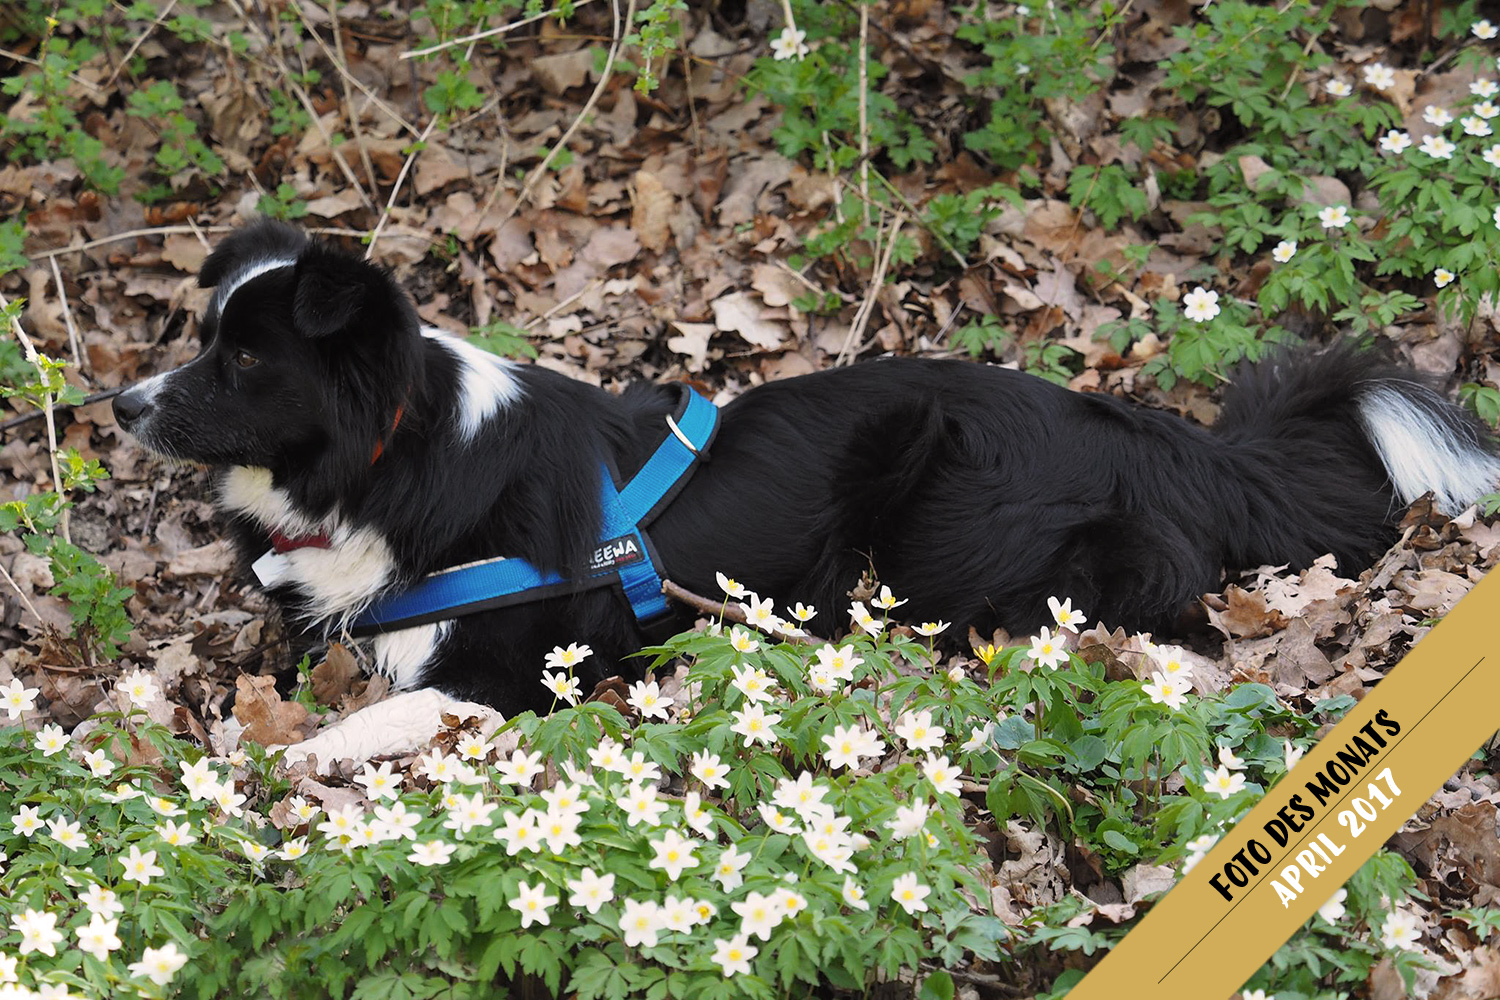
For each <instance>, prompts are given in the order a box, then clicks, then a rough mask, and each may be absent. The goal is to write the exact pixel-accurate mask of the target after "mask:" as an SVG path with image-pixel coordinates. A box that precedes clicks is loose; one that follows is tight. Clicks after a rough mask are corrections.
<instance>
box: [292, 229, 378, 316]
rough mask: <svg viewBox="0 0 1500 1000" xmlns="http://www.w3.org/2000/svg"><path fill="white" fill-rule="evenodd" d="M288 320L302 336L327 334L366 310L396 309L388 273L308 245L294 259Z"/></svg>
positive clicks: (334, 252)
mask: <svg viewBox="0 0 1500 1000" xmlns="http://www.w3.org/2000/svg"><path fill="white" fill-rule="evenodd" d="M295 281H296V291H295V292H294V293H293V298H292V321H293V322H294V323H295V324H296V327H297V330H298V332H300V333H301V334H302V335H303V336H305V337H327V336H329V335H330V334H335V333H338V332H339V331H340V330H346V329H348V328H350V327H352V326H354V325H355V324H356V322H357V321H358V320H359V318H360V316H361V315H362V314H364V313H365V312H366V311H367V310H369V311H371V312H372V313H373V312H374V311H376V310H384V311H385V312H386V313H388V314H389V313H390V312H392V311H393V308H399V306H397V305H396V303H395V302H394V301H393V300H395V299H397V298H398V297H399V294H400V293H399V292H398V291H397V290H396V288H395V286H394V285H393V284H392V282H391V279H390V276H389V275H387V274H386V272H385V271H384V270H382V269H381V268H380V267H378V266H376V265H374V264H371V263H370V262H369V261H366V260H364V259H362V258H359V257H355V256H352V255H350V254H347V253H344V252H343V251H341V250H336V249H333V248H332V247H326V246H322V245H320V244H311V245H309V246H308V247H307V249H306V250H304V251H303V253H302V256H301V257H299V258H298V259H297V270H296V278H295Z"/></svg>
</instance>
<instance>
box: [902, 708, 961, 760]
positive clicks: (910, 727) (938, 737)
mask: <svg viewBox="0 0 1500 1000" xmlns="http://www.w3.org/2000/svg"><path fill="white" fill-rule="evenodd" d="M895 733H896V735H897V736H899V737H901V739H902V740H903V741H904V742H905V743H906V749H908V750H910V751H911V752H913V753H923V752H925V751H928V750H937V749H939V748H941V747H942V745H943V737H944V736H947V735H948V731H947V730H946V729H944V728H943V727H942V726H936V725H933V723H932V713H931V712H929V711H927V710H926V709H923V710H922V711H920V712H906V713H904V714H903V715H902V716H901V718H899V719H897V720H896V726H895Z"/></svg>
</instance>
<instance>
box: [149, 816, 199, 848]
mask: <svg viewBox="0 0 1500 1000" xmlns="http://www.w3.org/2000/svg"><path fill="white" fill-rule="evenodd" d="M152 829H153V830H155V831H156V835H157V836H158V837H160V838H161V839H162V843H164V844H166V845H167V846H168V847H186V846H187V845H188V844H196V843H197V842H198V838H197V837H196V836H194V834H193V825H192V824H191V823H175V822H173V821H172V820H167V821H166V822H165V823H163V824H161V825H160V826H157V827H153V828H152Z"/></svg>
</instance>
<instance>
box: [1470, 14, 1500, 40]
mask: <svg viewBox="0 0 1500 1000" xmlns="http://www.w3.org/2000/svg"><path fill="white" fill-rule="evenodd" d="M1469 30H1470V31H1472V32H1473V33H1474V37H1475V38H1478V39H1479V40H1481V41H1485V42H1487V41H1489V40H1490V39H1491V38H1494V37H1495V34H1496V32H1497V31H1500V29H1497V28H1496V27H1495V26H1494V25H1493V24H1491V23H1490V22H1489V20H1488V19H1484V18H1481V19H1480V20H1478V21H1475V22H1474V23H1473V24H1471V25H1469Z"/></svg>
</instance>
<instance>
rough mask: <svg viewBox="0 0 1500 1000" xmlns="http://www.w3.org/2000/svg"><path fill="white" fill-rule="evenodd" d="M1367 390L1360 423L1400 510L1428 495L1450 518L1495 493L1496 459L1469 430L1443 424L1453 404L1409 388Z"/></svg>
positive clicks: (1499, 466)
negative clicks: (1378, 458) (1425, 494)
mask: <svg viewBox="0 0 1500 1000" xmlns="http://www.w3.org/2000/svg"><path fill="white" fill-rule="evenodd" d="M1368 384H1369V385H1370V388H1369V389H1367V390H1366V391H1364V392H1362V393H1361V394H1360V400H1359V413H1360V417H1361V419H1362V420H1363V422H1364V426H1365V433H1366V435H1367V436H1368V437H1369V439H1370V443H1371V444H1373V445H1374V446H1375V450H1376V452H1378V453H1379V455H1380V460H1381V462H1383V463H1384V464H1385V471H1386V474H1387V475H1389V476H1390V477H1391V484H1392V485H1393V486H1394V487H1395V488H1396V495H1397V497H1399V498H1400V500H1401V502H1402V503H1403V504H1408V503H1411V502H1412V501H1413V500H1415V499H1417V498H1418V497H1420V496H1421V495H1422V494H1424V493H1427V492H1429V491H1431V492H1432V494H1433V499H1434V502H1435V503H1436V505H1437V507H1438V509H1439V510H1441V511H1442V512H1443V513H1445V514H1447V515H1449V516H1450V517H1452V516H1456V515H1457V514H1459V513H1461V512H1462V511H1463V510H1464V509H1465V508H1466V507H1468V506H1469V505H1470V504H1471V503H1473V502H1474V501H1475V500H1478V499H1479V498H1480V497H1481V496H1483V495H1484V494H1486V493H1489V492H1491V491H1493V490H1495V489H1497V488H1500V458H1497V457H1496V456H1495V455H1492V454H1490V452H1489V451H1488V449H1486V448H1485V447H1484V446H1483V444H1482V443H1481V442H1480V439H1479V435H1478V434H1477V433H1476V432H1475V430H1474V429H1473V428H1472V427H1470V426H1468V425H1467V424H1465V423H1462V422H1460V421H1457V420H1452V419H1446V420H1445V419H1444V416H1445V415H1446V414H1445V412H1444V411H1445V410H1446V409H1447V408H1449V407H1451V406H1452V405H1453V404H1451V403H1449V402H1448V401H1446V400H1445V399H1443V398H1442V397H1441V396H1439V395H1438V394H1437V393H1436V392H1433V391H1432V390H1431V389H1428V388H1426V387H1424V386H1420V385H1417V384H1415V383H1412V382H1401V383H1393V382H1374V383H1368Z"/></svg>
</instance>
